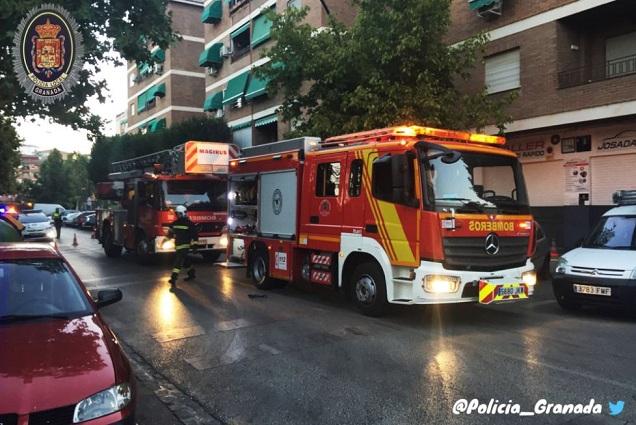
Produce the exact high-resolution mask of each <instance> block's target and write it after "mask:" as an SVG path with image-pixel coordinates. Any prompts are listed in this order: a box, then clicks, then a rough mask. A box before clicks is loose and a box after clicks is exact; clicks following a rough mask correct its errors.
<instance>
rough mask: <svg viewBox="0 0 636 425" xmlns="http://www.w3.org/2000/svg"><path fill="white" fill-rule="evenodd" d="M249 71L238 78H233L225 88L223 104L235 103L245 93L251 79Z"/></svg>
mask: <svg viewBox="0 0 636 425" xmlns="http://www.w3.org/2000/svg"><path fill="white" fill-rule="evenodd" d="M249 76H250V73H249V71H247V72H244V73H242V74H241V75H239V76H238V77H234V78H232V79H231V80H230V81H229V82H228V83H227V87H226V88H225V92H224V93H223V104H224V105H226V104H228V103H231V102H234V101H235V100H237V99H238V98H240V97H241V96H243V94H244V93H245V86H247V79H248V78H249Z"/></svg>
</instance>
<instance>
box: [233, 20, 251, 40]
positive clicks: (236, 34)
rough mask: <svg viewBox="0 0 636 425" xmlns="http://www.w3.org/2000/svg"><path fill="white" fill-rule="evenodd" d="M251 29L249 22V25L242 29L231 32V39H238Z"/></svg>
mask: <svg viewBox="0 0 636 425" xmlns="http://www.w3.org/2000/svg"><path fill="white" fill-rule="evenodd" d="M249 29H250V23H249V22H248V23H247V24H245V25H243V26H242V27H241V28H239V29H237V30H236V31H233V32H231V33H230V38H235V37H238V36H239V35H241V34H243V33H244V32H245V31H247V30H249Z"/></svg>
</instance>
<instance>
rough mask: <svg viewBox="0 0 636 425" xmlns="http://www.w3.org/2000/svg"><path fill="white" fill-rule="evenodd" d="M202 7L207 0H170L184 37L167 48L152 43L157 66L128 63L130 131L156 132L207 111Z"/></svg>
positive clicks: (177, 27) (175, 24)
mask: <svg viewBox="0 0 636 425" xmlns="http://www.w3.org/2000/svg"><path fill="white" fill-rule="evenodd" d="M202 10H203V0H170V1H169V2H168V5H167V11H168V13H171V14H172V27H173V31H174V32H176V33H178V34H180V35H181V40H180V41H178V42H177V43H176V44H175V45H173V46H170V48H168V49H166V50H163V49H160V48H159V47H152V48H151V49H152V50H151V52H152V56H153V58H154V59H155V60H156V61H157V63H156V65H154V66H149V65H147V64H136V63H134V62H129V63H128V75H127V78H128V105H127V112H126V115H127V117H126V130H125V131H126V132H127V133H129V132H133V133H136V132H154V131H157V130H160V129H162V128H166V127H170V126H171V125H172V124H174V123H177V122H180V121H184V120H186V119H188V118H191V117H194V116H201V115H202V114H203V106H202V105H203V100H204V92H205V72H204V70H203V69H202V68H200V67H199V66H198V57H199V54H200V53H201V50H202V49H203V45H204V44H205V41H204V38H203V25H202V24H201V20H200V19H201V12H202Z"/></svg>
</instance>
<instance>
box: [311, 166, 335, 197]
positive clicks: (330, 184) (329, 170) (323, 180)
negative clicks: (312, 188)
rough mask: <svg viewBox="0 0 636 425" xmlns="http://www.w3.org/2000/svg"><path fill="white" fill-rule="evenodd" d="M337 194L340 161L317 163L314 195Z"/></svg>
mask: <svg viewBox="0 0 636 425" xmlns="http://www.w3.org/2000/svg"><path fill="white" fill-rule="evenodd" d="M338 195H340V163H339V162H325V163H323V164H319V165H318V170H317V173H316V196H323V197H324V196H338Z"/></svg>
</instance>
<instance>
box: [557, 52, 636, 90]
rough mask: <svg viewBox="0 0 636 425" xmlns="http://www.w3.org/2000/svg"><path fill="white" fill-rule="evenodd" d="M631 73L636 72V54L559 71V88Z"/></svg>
mask: <svg viewBox="0 0 636 425" xmlns="http://www.w3.org/2000/svg"><path fill="white" fill-rule="evenodd" d="M629 74H636V55H632V56H626V57H623V58H618V59H613V60H611V61H607V62H603V63H601V64H597V65H594V66H585V67H582V68H576V69H571V70H568V71H563V72H559V88H560V89H565V88H568V87H574V86H580V85H583V84H589V83H593V82H596V81H603V80H608V79H610V78H616V77H622V76H623V75H629Z"/></svg>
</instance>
